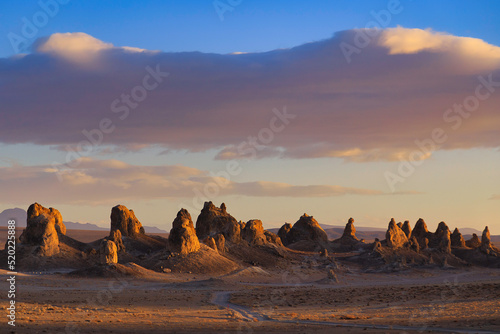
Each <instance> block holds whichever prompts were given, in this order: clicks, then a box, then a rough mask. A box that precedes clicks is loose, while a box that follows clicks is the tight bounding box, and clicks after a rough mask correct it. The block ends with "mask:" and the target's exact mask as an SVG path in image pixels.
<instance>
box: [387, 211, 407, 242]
mask: <svg viewBox="0 0 500 334" xmlns="http://www.w3.org/2000/svg"><path fill="white" fill-rule="evenodd" d="M385 239H386V241H387V246H389V247H390V248H394V249H397V248H401V247H404V246H405V244H406V243H407V242H408V238H407V237H406V234H405V233H404V232H403V230H402V229H401V228H400V227H399V226H398V225H397V224H396V222H395V221H394V218H392V219H391V221H390V222H389V228H388V229H387V232H386V234H385Z"/></svg>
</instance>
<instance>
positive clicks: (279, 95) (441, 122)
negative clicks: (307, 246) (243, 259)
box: [0, 0, 500, 234]
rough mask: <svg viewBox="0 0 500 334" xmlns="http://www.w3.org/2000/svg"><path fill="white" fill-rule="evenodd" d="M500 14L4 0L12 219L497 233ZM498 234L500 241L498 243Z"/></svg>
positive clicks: (422, 7) (3, 82) (368, 5)
mask: <svg viewBox="0 0 500 334" xmlns="http://www.w3.org/2000/svg"><path fill="white" fill-rule="evenodd" d="M499 13H500V3H498V2H497V1H482V2H479V3H472V2H469V1H439V2H434V1H404V0H401V1H392V0H391V1H309V2H306V1H272V2H271V3H270V2H266V1H248V0H241V1H239V0H220V1H189V2H188V1H145V2H137V1H120V2H119V3H118V2H112V1H77V0H73V1H71V0H69V1H68V0H41V1H31V0H27V1H23V2H16V3H13V4H10V3H9V4H8V5H7V4H6V3H3V4H0V36H1V37H0V115H1V118H0V189H2V191H1V192H0V211H2V210H4V209H7V208H13V207H20V208H24V209H27V207H28V206H29V205H30V204H31V203H33V202H39V203H40V204H42V205H44V206H46V207H55V208H57V209H59V211H61V213H62V215H63V219H64V220H65V221H74V222H81V223H87V222H89V223H94V224H97V225H100V226H104V227H106V226H109V215H110V212H111V207H112V206H114V205H117V204H123V205H126V206H127V207H128V208H130V209H133V210H134V212H135V214H136V216H137V217H138V218H139V220H140V221H141V222H142V223H143V225H147V226H157V227H159V228H162V229H165V230H169V229H170V228H171V223H172V221H173V219H174V218H175V215H176V212H177V211H178V210H179V209H180V208H181V207H184V208H186V209H188V210H189V212H190V213H191V215H192V216H193V219H194V220H195V219H196V217H197V216H198V214H199V211H200V210H201V208H202V206H203V202H204V201H207V200H211V201H213V202H214V203H215V204H216V205H220V203H221V202H225V203H226V205H227V207H228V211H229V212H230V213H231V214H232V215H233V216H235V218H236V219H238V220H243V221H247V220H250V219H261V220H262V221H263V223H264V226H265V227H266V228H272V227H279V226H281V225H282V224H283V223H284V222H290V223H294V222H295V221H296V220H298V218H299V217H300V215H302V214H303V213H308V214H309V215H313V216H314V217H315V218H316V219H317V220H318V221H319V222H320V223H323V224H331V225H343V224H345V223H346V222H347V220H348V219H349V217H353V218H354V219H355V222H356V225H358V226H371V227H385V226H386V225H387V224H388V222H389V221H390V219H391V218H392V217H394V218H395V219H396V221H404V220H410V221H411V222H412V223H415V222H416V221H417V220H418V218H420V217H421V218H424V220H425V221H426V222H427V224H428V226H429V228H431V229H434V228H436V226H437V224H438V223H439V222H440V221H445V222H446V223H447V224H448V225H449V226H451V227H452V228H453V227H473V228H476V229H478V230H482V229H483V228H484V226H485V225H488V226H489V227H490V230H491V232H492V233H493V234H500V211H499V209H498V207H499V203H500V176H499V173H498V170H499V169H500V154H499V148H500V140H499V138H500V136H499V132H500V113H499V106H500V103H499V102H500V34H499V33H498V32H500V20H499V17H498V16H499V15H498V14H499ZM495 231H497V232H495Z"/></svg>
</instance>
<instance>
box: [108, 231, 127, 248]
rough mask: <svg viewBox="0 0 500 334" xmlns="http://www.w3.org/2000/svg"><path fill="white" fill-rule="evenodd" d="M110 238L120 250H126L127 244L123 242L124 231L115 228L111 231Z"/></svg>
mask: <svg viewBox="0 0 500 334" xmlns="http://www.w3.org/2000/svg"><path fill="white" fill-rule="evenodd" d="M108 240H111V241H113V242H114V243H115V245H116V248H117V249H118V251H119V252H120V251H124V250H125V245H124V244H123V239H122V233H121V232H120V230H113V231H111V232H110V233H109V237H108Z"/></svg>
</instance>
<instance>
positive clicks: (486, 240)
mask: <svg viewBox="0 0 500 334" xmlns="http://www.w3.org/2000/svg"><path fill="white" fill-rule="evenodd" d="M491 248H492V247H491V235H490V230H489V229H488V226H486V227H485V228H484V230H483V235H482V236H481V250H482V251H488V250H490V249H491Z"/></svg>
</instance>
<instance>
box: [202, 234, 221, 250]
mask: <svg viewBox="0 0 500 334" xmlns="http://www.w3.org/2000/svg"><path fill="white" fill-rule="evenodd" d="M203 243H204V244H205V245H207V246H208V247H210V248H212V249H213V250H215V251H217V253H218V252H219V250H218V249H217V244H216V243H215V239H214V238H212V237H206V238H205V240H203Z"/></svg>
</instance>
